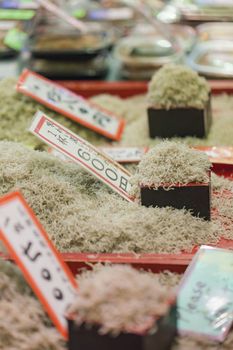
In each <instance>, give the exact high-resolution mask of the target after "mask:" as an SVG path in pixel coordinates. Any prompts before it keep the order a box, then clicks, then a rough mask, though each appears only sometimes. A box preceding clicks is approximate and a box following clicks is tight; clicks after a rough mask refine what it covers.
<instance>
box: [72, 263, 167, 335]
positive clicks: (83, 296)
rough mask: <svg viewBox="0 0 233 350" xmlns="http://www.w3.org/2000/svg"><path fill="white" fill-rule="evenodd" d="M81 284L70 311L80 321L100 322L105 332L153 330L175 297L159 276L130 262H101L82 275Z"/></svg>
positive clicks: (79, 279) (79, 280)
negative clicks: (132, 265)
mask: <svg viewBox="0 0 233 350" xmlns="http://www.w3.org/2000/svg"><path fill="white" fill-rule="evenodd" d="M78 285H79V290H78V293H77V295H76V299H75V301H74V303H73V305H72V306H71V308H70V310H69V311H70V312H71V313H72V314H74V316H75V321H76V322H77V323H78V324H82V323H86V324H90V325H94V324H97V325H100V332H101V333H102V334H104V333H113V334H118V333H119V332H130V331H132V330H134V329H137V331H138V332H145V331H146V330H149V329H150V328H151V327H153V325H154V322H155V319H156V318H157V317H160V316H163V315H165V314H166V313H167V311H168V308H169V305H168V300H169V298H171V296H172V293H171V291H170V290H169V288H165V287H162V286H161V284H160V283H159V280H158V277H157V276H156V275H153V274H152V273H148V272H144V271H139V270H135V269H134V268H132V267H131V266H128V265H112V266H110V265H105V266H103V265H97V266H95V267H94V269H93V270H92V271H86V272H84V273H83V274H82V275H81V276H80V277H79V278H78ZM103 286H104V287H103Z"/></svg>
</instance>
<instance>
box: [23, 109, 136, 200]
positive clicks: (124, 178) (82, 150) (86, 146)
mask: <svg viewBox="0 0 233 350" xmlns="http://www.w3.org/2000/svg"><path fill="white" fill-rule="evenodd" d="M29 130H30V131H31V132H32V133H33V134H34V135H35V136H37V137H39V138H40V139H41V140H43V141H44V142H45V143H47V144H48V145H49V146H51V147H53V148H55V149H56V150H58V151H60V152H62V153H63V154H64V155H65V156H67V157H68V158H70V159H72V160H73V161H75V162H76V163H78V164H79V165H80V166H82V167H83V168H84V169H86V170H87V171H88V172H89V173H91V174H92V175H94V176H95V177H97V178H98V179H99V180H101V181H102V182H103V183H105V184H106V185H108V186H109V187H111V188H112V189H113V190H114V191H115V192H117V193H119V194H120V195H121V196H122V197H123V198H125V199H127V200H128V201H130V202H131V201H133V199H132V197H131V196H130V194H129V192H130V188H131V185H130V181H129V180H130V177H131V174H130V173H129V172H128V171H127V170H126V169H125V168H124V167H122V166H121V165H120V164H118V163H117V162H115V161H114V160H112V159H111V158H109V157H107V156H106V155H105V154H103V153H102V152H101V151H99V150H98V149H97V148H95V147H94V146H92V145H91V144H90V143H88V142H87V141H85V140H84V139H82V138H81V137H79V136H77V135H76V134H74V133H73V132H71V131H70V130H69V129H67V128H65V127H63V126H62V125H60V124H58V123H56V122H55V121H54V120H53V119H51V118H49V117H47V116H46V115H45V114H44V113H42V112H37V113H36V115H35V117H34V119H33V122H32V125H31V127H30V129H29Z"/></svg>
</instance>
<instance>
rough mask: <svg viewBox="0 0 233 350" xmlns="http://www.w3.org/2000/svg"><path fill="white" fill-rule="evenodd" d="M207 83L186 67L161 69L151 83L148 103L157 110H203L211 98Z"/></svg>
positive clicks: (168, 66) (170, 65) (167, 66)
mask: <svg viewBox="0 0 233 350" xmlns="http://www.w3.org/2000/svg"><path fill="white" fill-rule="evenodd" d="M209 91H210V88H209V86H208V83H207V81H206V80H205V79H204V78H201V77H200V76H199V75H198V74H197V73H196V72H194V71H193V70H191V69H190V68H188V67H186V66H181V65H175V64H169V65H165V66H163V67H162V68H161V69H159V70H158V71H157V72H156V73H155V74H154V76H153V77H152V79H151V81H150V83H149V90H148V96H147V99H148V103H149V104H150V105H151V106H153V107H156V108H165V109H170V108H185V107H193V108H198V109H202V108H204V107H205V105H206V102H207V101H208V98H209Z"/></svg>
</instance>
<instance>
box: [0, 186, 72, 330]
mask: <svg viewBox="0 0 233 350" xmlns="http://www.w3.org/2000/svg"><path fill="white" fill-rule="evenodd" d="M0 234H1V238H2V239H3V241H4V242H5V244H6V246H7V248H8V249H9V251H10V253H11V254H12V256H13V258H14V259H15V260H16V262H17V263H18V264H19V266H20V267H21V269H22V272H23V273H24V276H25V278H26V279H27V281H28V283H29V284H30V285H31V287H32V289H33V290H34V292H35V294H37V296H38V298H39V299H40V300H41V301H42V303H43V304H44V306H45V308H46V310H47V312H48V314H49V315H50V317H51V319H52V321H53V322H54V324H55V325H56V326H57V328H58V330H59V331H60V332H61V333H62V335H63V336H64V337H67V333H68V332H67V322H66V319H65V313H66V311H67V308H68V307H69V305H70V304H71V303H72V302H73V300H74V296H75V292H76V283H75V281H74V279H73V277H72V275H71V273H70V272H69V270H68V269H67V267H66V265H65V264H64V263H63V262H62V260H61V258H60V257H59V255H58V253H57V252H56V251H55V248H54V247H53V246H52V244H51V242H50V241H49V240H48V238H47V235H46V233H45V232H44V230H43V229H42V227H41V226H40V224H38V222H37V220H36V218H35V217H34V216H33V214H32V213H31V211H30V209H29V208H28V206H27V204H26V203H25V201H24V199H23V198H22V196H21V195H20V194H19V193H17V192H16V193H13V194H11V195H8V196H6V197H3V198H2V199H1V200H0Z"/></svg>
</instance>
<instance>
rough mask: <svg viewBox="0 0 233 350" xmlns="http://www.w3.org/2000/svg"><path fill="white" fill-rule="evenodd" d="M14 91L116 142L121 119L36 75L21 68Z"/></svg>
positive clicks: (120, 132) (121, 125) (121, 124)
mask: <svg viewBox="0 0 233 350" xmlns="http://www.w3.org/2000/svg"><path fill="white" fill-rule="evenodd" d="M17 91H19V92H21V93H23V94H25V95H27V96H29V97H31V98H33V99H35V100H36V101H38V102H40V103H41V104H43V105H45V106H47V107H49V108H51V109H53V110H55V111H56V112H58V113H60V114H62V115H65V116H66V117H68V118H70V119H72V120H74V121H76V122H77V123H79V124H81V125H83V126H85V127H87V128H89V129H91V130H93V131H96V132H97V133H99V134H101V135H103V136H105V137H107V138H109V139H112V140H116V141H118V140H119V139H120V138H121V135H122V132H123V129H124V125H125V121H124V120H123V119H119V118H117V117H116V116H115V115H113V114H112V113H111V112H109V111H106V110H105V109H103V108H101V107H99V106H96V105H94V104H92V103H90V102H89V101H87V100H85V99H84V98H83V97H82V96H79V95H76V94H74V93H73V92H71V91H70V90H68V89H66V88H64V87H62V86H60V85H58V84H55V83H54V82H52V81H50V80H49V79H46V78H44V77H42V76H41V75H39V74H36V73H34V72H31V71H29V70H25V71H24V72H23V73H22V74H21V76H20V77H19V80H18V84H17Z"/></svg>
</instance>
